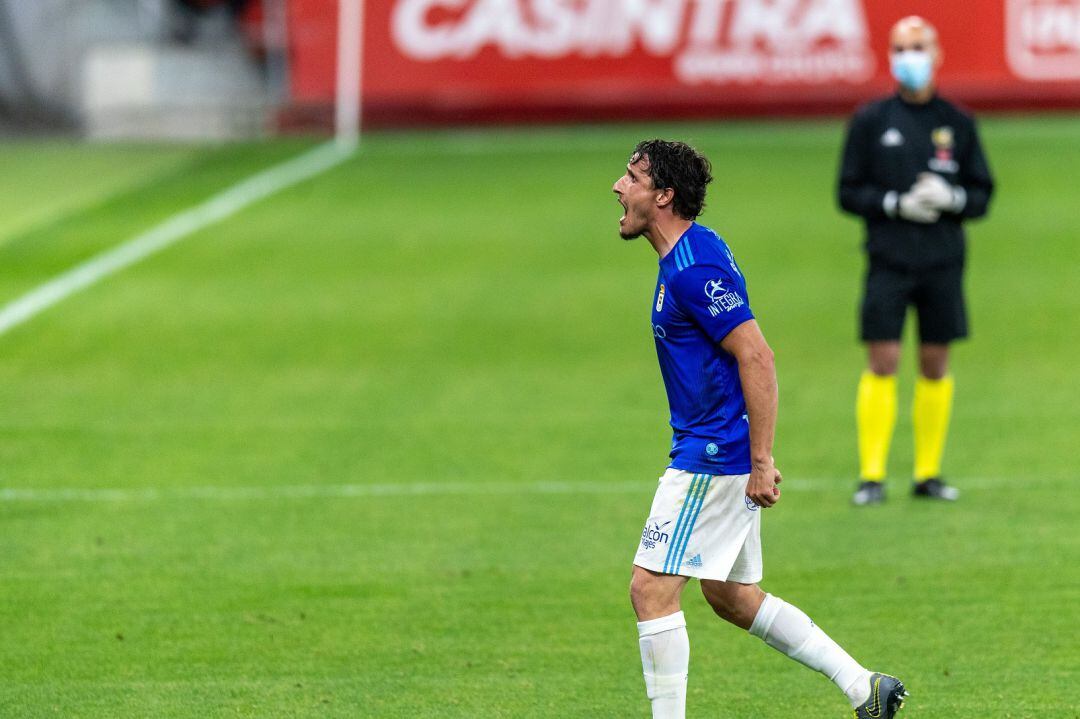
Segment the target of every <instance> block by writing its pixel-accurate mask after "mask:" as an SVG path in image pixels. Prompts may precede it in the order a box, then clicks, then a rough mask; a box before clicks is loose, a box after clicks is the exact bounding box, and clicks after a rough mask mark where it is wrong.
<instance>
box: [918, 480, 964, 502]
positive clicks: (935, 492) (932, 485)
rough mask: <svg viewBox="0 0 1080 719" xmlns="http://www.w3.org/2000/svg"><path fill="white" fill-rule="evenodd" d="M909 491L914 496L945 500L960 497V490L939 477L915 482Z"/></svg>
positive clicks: (950, 500) (954, 499) (953, 500)
mask: <svg viewBox="0 0 1080 719" xmlns="http://www.w3.org/2000/svg"><path fill="white" fill-rule="evenodd" d="M911 493H912V494H913V495H914V496H916V497H924V498H926V499H943V500H945V501H947V502H955V501H956V500H957V499H959V498H960V490H959V489H957V488H956V487H950V486H949V485H947V484H945V482H943V481H942V479H941V477H934V478H932V479H927V480H924V481H922V482H916V483H915V487H914V488H913V489H912V490H911Z"/></svg>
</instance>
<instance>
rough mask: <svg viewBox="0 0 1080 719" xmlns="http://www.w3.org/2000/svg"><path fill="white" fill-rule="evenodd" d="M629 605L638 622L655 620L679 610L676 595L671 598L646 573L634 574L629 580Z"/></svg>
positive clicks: (661, 585)
mask: <svg viewBox="0 0 1080 719" xmlns="http://www.w3.org/2000/svg"><path fill="white" fill-rule="evenodd" d="M630 603H631V604H632V605H633V607H634V612H635V613H636V614H637V615H638V619H639V620H645V619H655V618H656V617H662V616H666V615H667V614H671V613H672V612H677V611H678V610H679V600H678V595H677V594H676V595H674V596H672V595H671V593H670V591H668V590H667V587H665V586H664V585H663V583H661V582H659V581H657V580H656V578H655V577H653V576H652V575H650V574H648V573H647V572H638V571H635V572H634V576H633V577H631V579H630Z"/></svg>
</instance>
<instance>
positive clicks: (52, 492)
mask: <svg viewBox="0 0 1080 719" xmlns="http://www.w3.org/2000/svg"><path fill="white" fill-rule="evenodd" d="M1015 482H1016V480H1008V479H1005V478H1003V477H985V478H965V479H963V480H960V481H959V482H958V484H959V486H960V487H961V488H962V489H975V490H978V489H993V488H995V487H1006V486H1012V485H1014V484H1015ZM655 486H656V485H655V483H654V482H632V481H623V482H571V481H556V480H551V481H544V482H521V483H510V482H417V483H398V484H391V483H383V484H379V483H373V484H303V485H281V486H253V487H243V486H233V487H171V488H170V487H162V488H157V487H142V488H133V489H119V488H117V489H101V488H76V487H56V488H21V489H20V488H15V487H3V488H0V502H3V503H16V502H26V503H34V502H39V503H57V502H90V503H97V502H159V501H169V500H209V501H217V502H232V501H253V500H303V499H336V498H337V499H349V498H378V497H417V496H430V497H449V496H469V497H477V496H497V495H518V496H537V495H597V494H639V495H642V496H648V495H649V493H650V492H652V491H653V490H654V488H655ZM850 486H853V485H850V483H846V482H840V481H838V480H835V479H829V480H826V479H800V480H789V481H787V482H785V483H784V485H783V487H782V489H783V490H784V492H785V493H788V492H797V493H803V492H828V491H836V490H839V489H843V490H844V491H847V489H849V487H850ZM905 488H906V487H905Z"/></svg>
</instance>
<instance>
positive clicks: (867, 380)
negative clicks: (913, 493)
mask: <svg viewBox="0 0 1080 719" xmlns="http://www.w3.org/2000/svg"><path fill="white" fill-rule="evenodd" d="M855 422H856V424H857V425H858V429H859V476H860V477H861V478H862V479H864V480H869V481H873V482H880V481H881V480H883V479H885V463H886V461H887V460H888V459H889V444H890V443H891V442H892V435H893V428H894V427H896V376H895V375H888V376H884V377H883V376H881V375H876V374H874V373H873V372H870V371H869V370H868V371H866V372H863V375H862V379H860V380H859V391H858V394H857V395H856V398H855Z"/></svg>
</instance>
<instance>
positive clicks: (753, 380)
mask: <svg viewBox="0 0 1080 719" xmlns="http://www.w3.org/2000/svg"><path fill="white" fill-rule="evenodd" d="M720 346H721V347H723V348H724V351H725V352H727V353H728V354H730V355H732V356H733V357H735V359H736V361H738V363H739V379H740V381H741V383H742V390H743V396H744V397H745V398H746V412H747V416H748V417H749V419H750V461H751V463H752V465H751V470H750V479H749V480H748V481H747V483H746V496H747V497H749V498H750V499H751V501H753V502H754V503H755V504H757V505H758V506H759V507H771V506H773V505H774V504H776V503H777V502H778V501H780V488H779V487H777V486H776V485H778V484H780V482H781V481H782V477H781V476H780V471H779V470H777V469H776V465H775V463H774V460H773V456H772V449H773V438H774V437H775V434H776V411H777V405H778V402H779V394H778V391H777V385H776V364H775V362H774V359H773V352H772V349H771V348H770V347H769V343H768V342H766V341H765V336H764V335H763V334H762V333H761V327H760V326H759V325H758V323H757V321H756V320H748V321H746V322H743V323H742V324H741V325H739V326H738V327H736V328H735V329H733V330H732V331H731V332H730V333H729V334H728V336H727V337H725V338H724V341H723V342H721V343H720Z"/></svg>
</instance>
